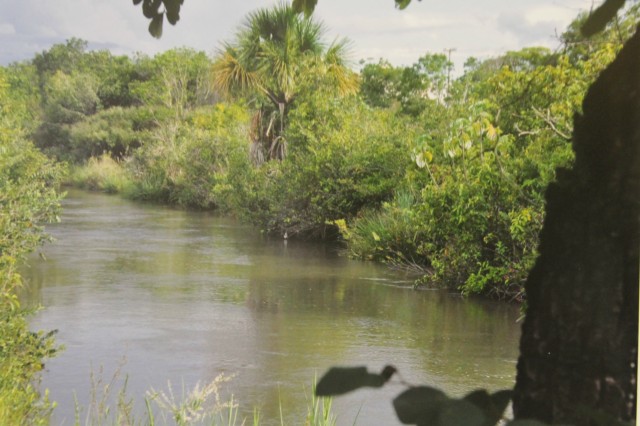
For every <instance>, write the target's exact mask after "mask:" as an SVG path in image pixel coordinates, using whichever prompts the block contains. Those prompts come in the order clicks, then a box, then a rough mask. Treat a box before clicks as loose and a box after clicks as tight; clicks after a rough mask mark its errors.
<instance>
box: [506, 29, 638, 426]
mask: <svg viewBox="0 0 640 426" xmlns="http://www.w3.org/2000/svg"><path fill="white" fill-rule="evenodd" d="M573 148H574V150H575V153H576V161H575V166H574V168H573V169H572V170H570V171H567V170H559V171H558V180H557V182H556V183H554V184H552V185H550V186H549V188H548V190H547V193H546V201H547V214H546V219H545V224H544V227H543V230H542V232H541V235H540V248H539V251H540V257H539V258H538V260H537V262H536V265H535V267H534V268H533V270H532V271H531V273H530V275H529V278H528V280H527V283H526V286H525V288H526V292H527V303H528V309H527V316H526V319H525V321H524V324H523V328H522V338H521V342H520V359H519V361H518V372H517V381H516V387H515V396H514V413H515V416H516V418H519V419H522V418H535V419H538V420H541V421H544V422H547V423H564V424H573V425H596V424H614V419H617V420H621V421H629V420H632V419H634V418H635V405H636V395H635V390H636V385H635V381H636V372H637V366H636V363H637V348H638V283H639V278H638V275H639V274H638V269H639V259H638V251H639V246H640V236H639V235H640V33H638V32H637V33H636V34H635V35H634V36H633V37H632V38H631V39H630V40H629V41H628V42H627V43H626V44H625V47H624V48H623V50H622V51H621V52H620V54H619V55H618V57H617V58H616V59H615V61H614V62H613V63H612V64H611V65H610V66H609V67H608V68H607V69H606V70H605V71H604V72H603V73H602V74H601V76H600V77H599V78H598V80H597V81H596V82H595V83H594V84H593V85H592V86H591V88H590V89H589V91H588V93H587V95H586V97H585V100H584V103H583V114H582V115H577V116H576V118H575V126H574V134H573ZM603 416H604V417H603Z"/></svg>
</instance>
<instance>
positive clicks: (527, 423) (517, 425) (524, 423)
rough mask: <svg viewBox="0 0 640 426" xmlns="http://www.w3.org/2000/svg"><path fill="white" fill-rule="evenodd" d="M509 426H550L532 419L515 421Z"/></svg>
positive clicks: (508, 424) (508, 425)
mask: <svg viewBox="0 0 640 426" xmlns="http://www.w3.org/2000/svg"><path fill="white" fill-rule="evenodd" d="M507 426H548V425H547V424H546V423H542V422H539V421H537V420H532V419H524V420H513V421H511V422H509V423H507Z"/></svg>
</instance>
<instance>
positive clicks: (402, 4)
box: [396, 0, 411, 10]
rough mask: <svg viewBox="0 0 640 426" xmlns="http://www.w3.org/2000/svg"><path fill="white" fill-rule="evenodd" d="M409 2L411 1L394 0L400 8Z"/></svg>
mask: <svg viewBox="0 0 640 426" xmlns="http://www.w3.org/2000/svg"><path fill="white" fill-rule="evenodd" d="M409 3H411V0H396V7H397V8H398V9H400V10H402V9H404V8H405V7H407V6H409Z"/></svg>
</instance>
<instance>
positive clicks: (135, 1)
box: [133, 0, 142, 6]
mask: <svg viewBox="0 0 640 426" xmlns="http://www.w3.org/2000/svg"><path fill="white" fill-rule="evenodd" d="M141 2H142V0H133V5H134V6H137V5H139V4H140V3H141Z"/></svg>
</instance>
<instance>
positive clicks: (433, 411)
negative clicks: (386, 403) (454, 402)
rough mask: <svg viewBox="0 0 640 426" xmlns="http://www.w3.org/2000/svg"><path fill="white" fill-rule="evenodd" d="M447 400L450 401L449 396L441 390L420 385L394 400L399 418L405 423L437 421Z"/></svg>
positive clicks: (394, 406)
mask: <svg viewBox="0 0 640 426" xmlns="http://www.w3.org/2000/svg"><path fill="white" fill-rule="evenodd" d="M446 401H449V398H448V397H447V395H445V394H444V392H442V391H441V390H439V389H435V388H432V387H429V386H418V387H413V388H410V389H407V390H406V391H404V392H402V393H401V394H400V395H398V396H397V397H396V398H395V399H394V400H393V408H394V409H395V410H396V414H397V416H398V419H399V420H400V421H401V422H402V423H404V424H416V423H418V422H420V423H424V424H433V423H430V422H435V421H436V419H437V418H438V414H439V413H440V408H441V407H442V404H443V403H444V402H446ZM425 422H426V423H425Z"/></svg>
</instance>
